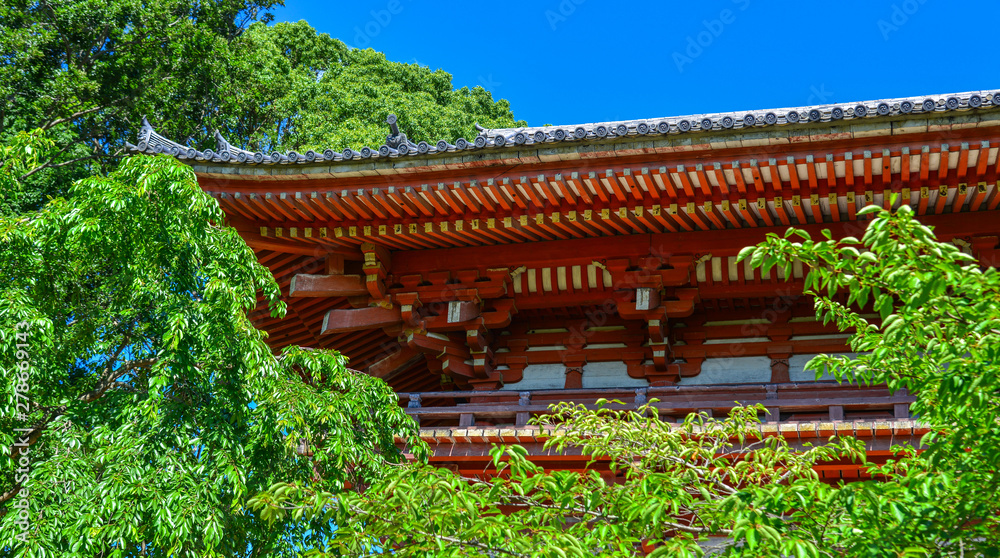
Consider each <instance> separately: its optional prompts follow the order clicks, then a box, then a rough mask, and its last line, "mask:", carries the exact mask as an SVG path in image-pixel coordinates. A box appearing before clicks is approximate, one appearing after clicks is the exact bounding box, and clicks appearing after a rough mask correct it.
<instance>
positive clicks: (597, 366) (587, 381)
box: [583, 362, 649, 388]
mask: <svg viewBox="0 0 1000 558" xmlns="http://www.w3.org/2000/svg"><path fill="white" fill-rule="evenodd" d="M647 386H649V381H648V380H645V379H638V380H637V379H635V378H633V377H632V376H629V375H628V367H627V366H626V365H625V363H624V362H594V363H590V364H587V365H586V366H584V367H583V387H585V388H619V387H637V388H640V387H647Z"/></svg>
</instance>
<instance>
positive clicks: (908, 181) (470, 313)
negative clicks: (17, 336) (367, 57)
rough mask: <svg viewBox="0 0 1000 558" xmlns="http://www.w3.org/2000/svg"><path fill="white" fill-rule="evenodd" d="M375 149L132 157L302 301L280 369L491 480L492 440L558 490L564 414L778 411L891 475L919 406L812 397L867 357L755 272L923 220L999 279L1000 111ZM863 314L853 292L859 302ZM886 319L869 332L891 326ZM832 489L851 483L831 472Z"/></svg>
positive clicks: (662, 126) (950, 108)
mask: <svg viewBox="0 0 1000 558" xmlns="http://www.w3.org/2000/svg"><path fill="white" fill-rule="evenodd" d="M387 124H388V132H389V134H388V136H387V138H386V141H385V144H384V145H381V146H379V147H371V148H369V147H366V148H363V149H360V150H357V151H355V150H352V149H344V150H342V151H335V150H333V149H327V150H325V151H322V152H319V151H307V152H305V153H295V152H288V153H269V154H268V153H254V152H250V151H246V150H242V149H239V148H238V147H236V146H234V145H230V144H229V143H228V142H227V141H226V140H225V139H223V138H222V137H221V136H219V135H218V134H216V142H217V148H216V149H215V150H205V151H198V150H195V149H192V148H189V147H186V146H183V145H180V144H177V143H174V142H172V141H170V140H168V139H166V138H164V137H162V136H160V135H158V134H157V133H156V132H155V131H154V130H153V128H152V127H150V125H149V124H148V123H147V122H144V125H143V128H142V130H141V132H140V136H139V138H138V141H137V143H136V144H135V145H130V148H131V149H132V150H133V151H135V152H142V153H169V154H172V155H173V156H175V157H177V158H179V159H180V160H182V161H185V162H187V163H188V164H190V165H191V166H192V167H193V169H194V171H195V172H196V173H197V175H198V179H199V182H200V184H201V186H202V188H203V189H204V190H205V191H206V192H208V193H209V194H211V195H212V196H213V197H215V198H216V199H217V200H218V202H219V204H220V205H221V206H222V208H223V209H224V210H225V212H226V214H227V215H228V217H229V220H230V224H231V225H232V226H234V227H235V228H236V229H237V230H238V231H239V232H240V234H241V235H242V236H243V238H244V239H245V240H246V242H247V243H248V244H249V245H250V246H251V247H252V248H253V249H254V250H255V252H256V254H257V257H258V259H259V261H260V262H261V263H262V264H263V265H265V266H267V267H268V268H269V269H270V270H271V271H272V272H273V273H274V276H275V278H276V279H277V281H278V283H279V284H280V286H281V289H282V293H283V295H284V296H285V298H286V300H287V302H288V313H287V316H285V317H284V318H283V319H272V318H270V316H269V314H268V313H267V311H266V309H264V308H263V307H262V308H260V309H259V311H258V312H256V313H255V320H256V321H257V323H258V325H259V327H262V328H263V329H265V330H267V331H268V333H269V335H270V338H269V342H270V343H271V345H272V346H273V348H274V349H275V350H278V349H280V348H281V347H283V346H285V345H289V344H298V345H302V346H308V347H323V348H331V349H338V350H340V351H341V352H342V353H343V354H345V355H346V356H348V357H349V358H350V366H351V367H352V368H355V369H357V370H361V371H364V372H366V373H368V374H371V375H374V376H377V377H379V378H382V379H384V380H385V381H386V382H388V383H389V384H390V385H391V386H393V388H394V389H395V390H396V391H397V393H398V394H399V397H400V402H401V403H400V404H401V405H404V406H405V407H406V408H407V411H408V412H409V413H410V414H411V416H413V418H414V419H416V420H417V421H418V422H419V423H420V426H421V429H422V433H423V436H424V438H425V439H426V440H427V441H428V442H430V443H431V444H432V447H433V448H434V449H435V451H436V456H435V457H434V461H436V462H438V463H441V464H443V465H447V466H450V467H452V468H455V469H457V470H462V471H464V472H467V473H470V474H471V473H475V472H476V471H479V472H481V471H482V470H483V469H484V467H486V466H487V465H486V464H488V462H489V457H488V453H487V452H488V450H489V447H490V445H491V443H493V442H517V443H520V444H522V445H524V446H525V447H527V448H528V449H529V451H531V452H533V453H535V454H536V458H537V459H539V460H540V461H541V462H543V463H547V464H548V465H547V466H551V467H564V468H574V467H581V466H582V463H583V462H584V461H583V460H579V459H578V460H575V461H574V458H573V457H572V456H565V455H564V456H546V455H542V454H543V453H544V452H543V451H542V449H541V442H540V440H539V439H538V437H537V434H538V431H537V429H534V428H532V427H528V426H525V425H526V424H527V422H528V420H529V417H530V416H532V415H535V414H539V413H545V412H546V410H547V409H548V405H549V404H550V403H552V402H554V401H559V400H571V401H577V402H581V403H588V404H592V403H593V402H594V401H596V400H597V399H598V398H608V399H618V400H621V401H623V402H624V403H625V404H627V405H639V404H642V403H645V402H647V401H649V400H650V399H653V398H655V399H658V400H659V401H658V402H657V403H656V406H657V407H658V408H659V409H660V412H661V413H662V416H664V417H671V418H680V417H682V416H684V415H686V414H687V413H689V412H693V411H701V412H704V413H708V414H714V415H716V416H721V415H724V414H725V413H726V412H728V410H729V409H730V408H732V406H733V404H734V401H740V402H742V403H762V404H764V406H766V408H767V409H768V413H767V414H765V415H764V416H763V417H762V418H763V420H764V421H765V422H764V424H763V425H762V426H761V428H762V431H763V432H764V433H765V435H782V436H786V437H789V438H792V439H793V440H795V441H796V443H801V442H807V441H809V440H816V439H817V438H824V437H827V436H830V435H832V434H835V433H841V434H844V433H847V434H853V435H857V436H859V437H861V438H862V439H865V440H866V441H867V442H868V444H869V450H870V451H871V452H873V453H874V454H878V453H879V452H882V453H883V454H885V455H888V450H889V447H890V444H893V443H901V442H906V441H910V442H913V443H916V440H918V439H919V437H920V435H921V434H922V433H924V432H925V431H926V429H924V428H923V427H922V426H921V425H920V423H919V422H916V421H914V420H912V419H911V417H910V416H909V403H910V402H912V401H913V400H914V398H913V397H912V396H911V395H909V394H907V393H899V392H897V393H890V392H889V391H888V390H887V389H886V388H885V387H884V386H852V385H840V384H838V383H836V382H833V381H831V380H830V379H827V378H820V379H819V380H817V379H816V377H815V375H814V373H812V372H810V371H805V370H804V369H803V366H804V364H805V363H806V362H807V361H808V360H809V359H810V358H811V357H812V356H813V355H816V354H818V353H844V352H848V351H849V347H848V346H847V344H846V340H847V334H846V333H843V332H839V331H837V330H836V329H835V328H833V327H832V326H830V325H824V324H823V323H822V322H821V321H817V320H816V319H815V314H814V310H813V306H812V301H811V300H810V298H809V297H804V296H802V282H803V277H804V273H805V272H806V270H804V269H803V268H802V266H801V265H795V266H794V267H793V268H792V270H791V272H790V273H789V274H788V275H787V276H786V275H785V274H784V273H783V272H782V270H781V269H776V270H773V271H771V272H770V273H762V272H761V271H760V270H755V269H751V268H750V267H749V265H746V264H745V263H743V262H737V261H736V256H737V253H738V252H739V250H740V249H741V248H743V247H744V246H747V245H750V244H754V243H757V242H759V241H761V240H763V238H764V236H765V234H766V233H769V232H778V233H783V232H784V231H785V229H786V228H787V227H788V226H790V225H794V226H798V227H802V228H805V229H806V230H808V231H811V232H812V233H814V234H815V235H817V236H818V235H819V233H820V231H821V230H823V229H829V230H831V231H832V233H833V234H834V235H835V236H837V237H842V236H848V235H849V236H858V237H860V236H861V233H862V232H863V230H864V227H865V222H864V217H862V218H859V217H858V216H857V212H858V210H859V209H861V208H862V207H864V206H865V205H869V204H877V205H882V206H888V205H889V204H890V203H891V202H890V200H891V198H892V194H895V195H896V201H895V203H896V204H897V205H898V204H900V203H903V204H909V205H910V206H911V207H913V209H914V210H915V212H916V213H917V214H918V215H919V216H920V219H921V220H922V221H923V222H924V223H925V224H927V225H931V226H933V227H934V229H935V232H936V233H937V235H938V236H939V238H941V239H943V240H946V241H950V242H953V243H955V244H957V245H959V246H961V247H962V248H963V249H964V250H965V251H967V252H968V253H971V254H973V255H975V256H976V257H978V258H979V259H980V260H981V262H982V263H983V265H995V263H996V253H995V251H996V248H997V244H998V234H1000V212H998V211H997V206H998V204H1000V195H998V190H1000V188H998V182H997V180H998V166H1000V157H998V153H997V152H998V148H1000V92H996V93H994V92H968V93H958V94H949V95H933V96H929V97H914V98H905V99H891V100H880V101H869V102H861V103H849V104H843V105H828V106H811V107H804V108H791V109H780V110H764V111H749V112H740V113H722V114H705V115H697V116H686V117H671V118H661V119H650V120H636V121H622V122H605V123H593V124H583V125H572V126H547V127H538V128H518V129H481V128H480V129H479V134H478V135H477V136H476V137H475V138H473V139H472V140H466V139H459V140H457V141H456V142H455V143H454V144H452V143H449V142H448V141H445V140H441V141H437V142H435V143H429V142H425V141H420V142H417V143H415V142H414V141H413V140H411V139H410V138H407V137H406V135H405V134H404V133H401V132H400V130H399V128H398V127H397V124H396V118H395V117H394V116H392V115H390V116H389V117H388V119H387ZM843 297H844V300H845V301H846V293H845V294H844V295H843ZM873 317H874V315H873ZM823 474H824V476H826V477H827V478H830V479H831V480H833V479H842V478H844V479H849V478H856V477H857V476H858V475H859V474H861V475H863V474H864V473H863V472H859V471H858V468H857V466H856V465H853V464H849V463H832V464H830V465H829V466H828V467H826V469H825V470H824V471H823Z"/></svg>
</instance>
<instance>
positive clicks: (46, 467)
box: [0, 140, 419, 557]
mask: <svg viewBox="0 0 1000 558" xmlns="http://www.w3.org/2000/svg"><path fill="white" fill-rule="evenodd" d="M31 143H32V142H31V141H27V140H26V141H25V142H24V146H22V151H24V147H26V146H30V144H31ZM35 143H37V142H35ZM4 155H5V157H6V159H5V161H4V163H3V167H2V168H0V171H2V172H0V178H3V179H4V180H6V181H7V182H8V183H9V182H10V177H11V176H15V175H18V173H19V172H21V171H22V170H23V169H24V168H25V167H26V166H31V165H32V164H34V162H32V161H28V162H27V163H25V161H24V160H23V158H22V157H18V156H17V155H18V154H17V153H14V151H13V148H10V149H8V150H7V151H6V152H5V153H4ZM7 191H8V189H7V188H4V189H2V190H0V196H2V195H5V194H6V192H7ZM69 194H70V195H69V197H68V198H66V199H63V198H59V199H55V200H53V201H51V202H50V203H48V204H47V205H46V206H44V207H43V208H42V209H40V210H38V211H36V212H28V213H25V214H21V215H17V216H6V217H0V276H2V277H3V279H4V280H3V283H2V285H0V291H2V292H0V365H2V367H3V376H2V378H3V381H2V382H0V399H2V401H0V450H2V453H0V463H2V467H0V516H2V517H0V556H60V557H72V556H80V557H93V556H190V557H206V556H226V557H230V556H272V555H274V556H282V555H289V556H291V555H295V552H296V549H297V548H302V547H308V546H313V545H316V544H319V541H322V540H323V539H325V538H328V537H330V536H331V535H332V533H333V531H332V529H333V527H332V526H331V525H330V524H329V522H326V521H306V520H302V521H300V520H299V517H297V516H290V517H287V518H285V520H284V521H281V522H279V523H277V524H267V523H265V522H264V521H262V520H261V519H260V518H259V517H257V516H255V515H254V514H251V513H249V512H248V508H247V500H248V499H249V498H250V497H251V496H253V495H254V494H256V493H258V492H261V491H264V490H266V489H267V488H268V487H269V486H271V485H272V484H273V483H275V482H277V481H287V480H288V479H296V480H297V481H298V482H303V483H308V484H309V485H310V486H314V487H316V488H317V489H319V488H322V489H323V490H325V491H330V492H334V493H336V492H338V491H340V490H343V489H344V487H345V486H352V487H355V488H358V487H363V486H366V485H367V484H370V483H373V482H376V481H377V480H378V479H379V478H380V477H381V475H382V474H383V473H384V471H385V469H386V468H387V467H389V466H390V464H393V463H397V462H399V461H400V460H401V458H402V456H401V453H400V451H399V450H398V449H397V448H396V445H395V437H396V436H402V437H404V438H409V437H410V436H413V435H414V433H415V427H414V425H413V422H412V421H411V420H410V419H409V418H408V417H406V415H405V414H404V413H403V412H402V411H401V409H400V408H399V407H398V403H397V399H396V397H395V395H394V394H393V392H392V390H391V389H390V388H389V387H388V386H387V385H386V384H384V383H383V382H381V381H380V380H377V379H374V378H371V377H368V376H366V375H364V374H360V373H357V372H354V371H351V370H348V369H347V368H345V362H344V359H343V357H341V355H339V354H338V353H336V352H335V351H321V350H308V349H303V348H298V347H292V348H288V349H285V350H284V351H283V352H282V353H281V354H280V355H274V354H272V352H271V350H270V348H269V347H268V346H267V344H266V342H265V338H266V334H265V333H263V332H261V331H258V330H256V329H255V328H254V327H253V325H252V324H251V321H250V319H249V317H248V314H249V312H250V311H252V310H253V309H255V308H257V307H259V306H262V307H264V308H267V307H270V309H271V311H272V312H274V313H276V314H279V315H280V314H282V313H283V312H284V305H283V304H282V303H281V302H280V291H279V288H278V286H277V284H276V283H275V281H274V279H273V277H272V276H271V274H270V272H269V271H268V270H267V269H266V268H265V267H263V266H261V265H260V264H258V263H257V261H256V259H255V257H254V254H253V252H252V250H250V249H249V248H248V247H247V246H246V244H245V243H244V242H243V241H242V240H241V239H240V237H239V235H238V234H237V233H236V232H235V231H234V230H233V229H231V228H228V227H226V226H224V225H223V220H224V215H223V213H222V211H221V209H220V208H219V206H218V204H217V203H216V202H215V201H214V200H213V199H212V198H211V197H209V196H207V195H206V194H205V193H204V192H202V191H201V189H200V188H199V187H198V184H197V182H196V180H195V176H194V174H193V173H192V172H191V170H190V169H189V168H188V167H186V166H184V165H181V164H179V163H177V162H176V161H174V160H172V159H170V158H168V157H166V156H161V157H145V156H143V157H134V158H130V159H127V160H126V161H125V162H124V163H123V164H122V165H121V166H120V167H119V168H118V169H117V170H116V171H114V172H112V173H110V174H109V175H108V176H106V177H94V178H89V179H86V180H82V181H79V182H76V183H74V184H73V185H72V186H71V188H70V191H69ZM16 429H19V430H16ZM417 450H418V451H419V447H418V448H417ZM22 468H23V470H24V471H21V470H19V469H22ZM25 473H26V474H25ZM21 502H26V503H27V506H28V508H27V514H26V516H27V523H25V524H23V525H22V524H21V523H19V521H21V520H22V519H23V517H24V516H22V515H21V509H20V508H19V505H20V503H21ZM23 526H25V527H26V530H25V529H22V527H23Z"/></svg>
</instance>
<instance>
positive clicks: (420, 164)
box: [128, 91, 1000, 179]
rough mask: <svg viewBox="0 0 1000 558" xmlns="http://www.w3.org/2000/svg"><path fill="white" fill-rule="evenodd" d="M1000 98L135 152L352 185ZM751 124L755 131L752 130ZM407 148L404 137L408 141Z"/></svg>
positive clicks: (749, 139) (206, 168) (790, 136)
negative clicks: (469, 137)
mask: <svg viewBox="0 0 1000 558" xmlns="http://www.w3.org/2000/svg"><path fill="white" fill-rule="evenodd" d="M997 108H1000V92H985V91H976V92H965V93H953V94H945V95H932V96H927V97H908V98H900V99H885V100H877V101H864V102H858V103H844V104H838V105H823V106H806V107H794V108H782V109H771V110H759V111H739V112H729V113H713V114H702V115H689V116H679V117H668V118H659V119H650V120H632V121H615V122H603V123H590V124H581V125H572V126H546V127H533V128H505V129H484V130H483V131H482V132H481V133H480V135H479V136H478V137H477V138H475V140H474V141H471V142H468V141H464V140H460V141H458V142H456V144H450V143H448V142H447V141H445V140H439V141H437V142H435V143H428V142H420V143H419V144H412V142H408V141H406V142H404V143H402V144H400V145H398V146H397V147H398V149H394V148H389V146H388V145H383V146H381V147H379V148H377V149H375V148H364V149H362V150H359V151H354V150H351V149H344V150H342V151H339V152H338V151H335V150H333V149H325V150H323V151H322V152H316V151H311V150H310V151H307V152H305V153H296V152H288V153H271V154H265V153H254V152H250V151H246V150H242V149H239V148H236V147H235V146H232V145H230V144H229V143H228V142H226V141H225V140H224V139H223V138H222V137H221V136H219V135H218V134H216V140H217V144H218V148H219V151H218V152H215V151H212V150H206V151H198V150H195V149H194V148H189V147H187V146H184V145H181V144H179V143H176V142H173V141H171V140H169V139H167V138H164V137H163V136H160V135H159V134H157V133H156V132H155V130H153V128H152V126H150V125H149V123H148V122H146V121H145V120H144V121H143V127H142V129H141V130H140V133H139V138H138V141H137V143H136V144H135V145H133V144H128V148H129V149H130V150H131V151H132V152H137V153H147V154H155V153H168V154H171V155H174V156H175V157H177V158H178V159H180V160H183V161H185V162H188V163H189V164H192V165H193V166H195V168H196V170H197V171H198V172H199V173H203V174H210V175H234V174H236V175H247V176H255V177H258V178H261V179H266V178H267V177H281V178H289V177H299V178H319V177H324V178H326V177H332V176H337V177H345V178H346V177H353V176H367V175H394V174H402V173H410V172H414V171H418V170H421V171H425V170H436V169H442V170H443V169H452V168H462V167H477V166H492V165H503V164H523V163H533V162H540V161H541V162H545V161H559V160H571V159H581V158H589V157H598V156H609V155H610V156H617V155H622V154H636V153H659V152H665V153H669V152H677V151H693V150H696V149H701V148H709V149H714V148H718V147H755V146H762V145H767V144H769V143H776V142H777V143H781V142H784V143H791V142H793V141H810V140H811V139H830V137H831V136H836V137H842V138H851V137H855V138H860V137H868V136H872V135H891V134H893V133H895V132H894V127H896V125H897V124H898V125H899V126H898V127H900V128H904V129H907V130H905V131H910V130H909V129H913V131H919V129H920V128H923V129H925V130H927V129H928V126H936V125H943V124H948V123H952V122H954V123H965V124H969V123H972V124H973V125H975V124H976V123H979V122H982V121H983V120H984V117H983V116H984V115H988V116H986V118H985V119H986V120H995V118H996V117H995V116H994V115H995V114H997V113H998V112H1000V111H997V110H996V109H997ZM751 121H752V122H753V123H752V124H751ZM404 139H405V137H404Z"/></svg>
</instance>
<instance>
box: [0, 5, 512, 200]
mask: <svg viewBox="0 0 1000 558" xmlns="http://www.w3.org/2000/svg"><path fill="white" fill-rule="evenodd" d="M277 4H280V2H276V1H275V0H210V1H207V2H193V1H192V0H166V1H165V2H152V3H150V2H143V1H139V0H112V1H110V2H94V1H91V0H67V1H63V2H38V3H34V2H28V1H25V0H15V1H14V2H12V3H8V4H6V5H5V6H3V7H0V52H2V53H3V55H2V56H0V97H2V98H3V99H4V101H5V102H4V103H3V105H2V106H0V142H2V143H10V141H11V139H12V137H13V136H14V135H16V134H17V133H19V132H24V131H29V130H33V129H36V128H42V129H45V130H47V131H48V132H49V135H50V137H52V138H53V139H54V140H55V142H56V144H57V146H58V149H56V150H54V151H53V152H52V153H51V154H49V156H48V157H46V158H45V159H43V160H41V161H40V164H39V166H38V167H37V168H35V169H29V170H28V171H27V172H26V173H30V175H29V176H26V177H24V178H25V179H27V180H26V182H25V192H26V196H25V197H24V200H23V203H24V204H26V207H34V208H37V207H39V206H40V204H41V203H42V202H43V201H44V199H45V197H46V196H47V195H61V194H65V193H66V192H67V188H68V184H69V183H70V182H72V180H75V179H78V178H82V177H84V176H87V175H88V174H89V173H91V172H99V173H105V172H108V171H110V170H111V169H113V168H114V167H115V166H117V164H118V162H119V161H120V159H121V157H122V156H123V154H124V151H123V147H124V144H125V142H126V141H129V140H132V141H134V136H135V133H136V131H137V130H138V129H139V126H140V122H141V119H142V117H143V116H147V117H148V118H149V119H150V121H151V122H153V123H154V125H155V126H156V128H157V130H159V131H160V132H161V133H163V134H164V135H166V136H168V137H171V138H174V139H176V140H178V141H181V142H187V143H190V144H191V145H193V146H195V147H198V148H199V149H203V148H214V147H216V146H215V145H214V143H215V140H214V139H213V134H212V132H214V131H215V130H219V131H221V132H222V135H223V136H224V137H225V138H226V139H227V140H229V141H231V142H232V143H233V144H236V145H240V146H243V147H245V148H248V149H252V150H255V151H257V150H259V151H272V150H282V151H286V150H299V151H303V150H305V149H308V148H315V147H322V148H326V147H332V148H334V149H337V150H341V149H344V148H346V147H352V148H360V147H362V146H364V145H370V146H378V145H380V144H381V143H382V142H384V140H385V136H386V135H387V134H388V128H387V126H386V125H385V118H386V116H387V115H388V114H389V113H390V112H393V113H395V114H397V115H398V116H399V126H400V129H401V131H403V132H404V133H406V134H407V135H408V136H409V137H411V138H417V139H418V141H419V140H422V139H425V140H428V141H431V140H438V139H441V138H444V139H448V140H449V141H453V140H455V139H457V138H458V137H460V136H464V137H467V138H468V137H471V136H473V135H475V133H476V131H475V129H474V126H473V125H474V124H475V123H477V122H478V123H479V124H481V125H483V126H487V127H504V126H515V125H518V124H521V123H519V122H517V121H515V120H514V117H513V114H512V113H511V110H510V106H509V104H508V103H507V102H506V101H494V100H493V98H492V96H491V95H490V93H489V92H487V91H486V90H484V89H482V88H481V87H476V88H475V89H472V90H470V89H467V88H462V89H459V90H455V89H453V86H452V83H451V76H450V75H449V74H448V73H446V72H444V71H443V70H436V71H431V70H430V69H429V68H426V67H422V66H418V65H415V64H401V63H398V62H391V61H388V60H386V58H385V56H384V55H383V54H381V53H378V52H375V51H372V50H351V49H349V48H347V47H346V46H345V45H344V44H343V43H342V42H341V41H339V40H337V39H334V38H331V37H330V36H329V35H326V34H323V33H317V32H316V30H315V29H313V28H312V27H310V26H309V25H308V24H307V23H306V22H304V21H300V22H298V23H277V24H274V25H270V26H269V25H267V23H268V22H269V21H270V19H271V16H270V14H268V12H267V10H268V9H270V8H272V7H273V6H275V5H277ZM255 21H256V22H255Z"/></svg>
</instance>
